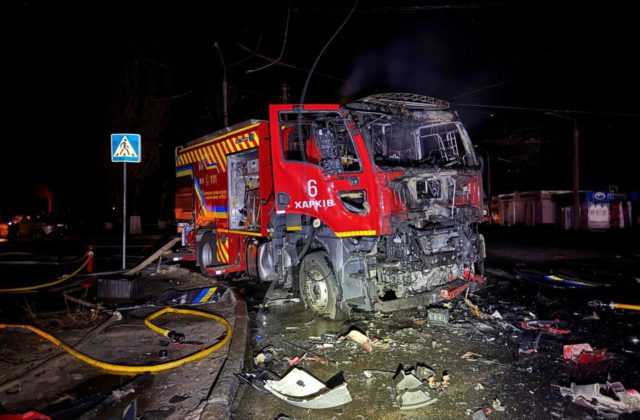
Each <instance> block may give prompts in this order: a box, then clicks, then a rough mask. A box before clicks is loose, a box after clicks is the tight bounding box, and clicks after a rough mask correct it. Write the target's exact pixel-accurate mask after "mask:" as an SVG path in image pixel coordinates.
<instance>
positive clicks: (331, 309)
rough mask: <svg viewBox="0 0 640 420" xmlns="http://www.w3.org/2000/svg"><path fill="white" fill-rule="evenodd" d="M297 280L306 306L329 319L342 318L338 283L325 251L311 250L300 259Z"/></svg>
mask: <svg viewBox="0 0 640 420" xmlns="http://www.w3.org/2000/svg"><path fill="white" fill-rule="evenodd" d="M299 282H300V295H301V296H302V300H303V302H304V304H305V306H306V307H308V308H311V310H312V311H314V312H315V313H317V314H319V315H322V316H324V317H327V318H329V319H340V318H342V316H343V313H342V310H341V308H340V300H339V296H338V294H339V293H338V285H337V283H336V277H335V274H334V273H333V269H332V268H331V262H330V261H329V257H328V256H327V253H326V252H324V251H316V252H312V253H310V254H307V255H306V256H305V257H304V258H303V259H302V263H301V264H300V275H299Z"/></svg>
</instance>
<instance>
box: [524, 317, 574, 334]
mask: <svg viewBox="0 0 640 420" xmlns="http://www.w3.org/2000/svg"><path fill="white" fill-rule="evenodd" d="M563 324H564V323H563V322H561V321H560V320H559V319H554V320H542V319H532V320H529V321H522V328H524V329H525V330H537V331H544V332H546V333H549V334H553V335H560V334H570V333H571V330H569V329H567V328H564V325H563Z"/></svg>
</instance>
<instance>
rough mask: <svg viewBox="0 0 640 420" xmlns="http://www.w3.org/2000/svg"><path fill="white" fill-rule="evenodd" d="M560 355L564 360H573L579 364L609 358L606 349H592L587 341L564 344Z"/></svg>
mask: <svg viewBox="0 0 640 420" xmlns="http://www.w3.org/2000/svg"><path fill="white" fill-rule="evenodd" d="M562 356H563V358H564V359H565V360H573V361H574V362H576V363H578V364H581V365H582V364H586V363H597V362H602V361H603V360H609V359H610V358H611V355H610V354H609V353H607V349H597V350H594V349H593V348H592V347H591V345H589V344H588V343H582V344H569V345H565V346H564V347H563V349H562Z"/></svg>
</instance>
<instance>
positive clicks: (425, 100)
mask: <svg viewBox="0 0 640 420" xmlns="http://www.w3.org/2000/svg"><path fill="white" fill-rule="evenodd" d="M356 102H361V103H368V104H372V105H383V106H385V105H386V106H389V107H399V108H408V109H412V110H427V109H428V110H441V109H447V108H449V102H447V101H443V100H441V99H437V98H432V97H431V96H424V95H417V94H415V93H401V92H394V93H380V94H378V95H371V96H367V97H364V98H361V99H358V100H357V101H356Z"/></svg>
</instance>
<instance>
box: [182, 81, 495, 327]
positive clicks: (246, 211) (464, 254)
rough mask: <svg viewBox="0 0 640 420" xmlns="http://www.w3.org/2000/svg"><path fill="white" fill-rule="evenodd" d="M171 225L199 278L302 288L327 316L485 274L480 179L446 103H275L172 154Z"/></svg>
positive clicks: (435, 292)
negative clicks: (258, 116)
mask: <svg viewBox="0 0 640 420" xmlns="http://www.w3.org/2000/svg"><path fill="white" fill-rule="evenodd" d="M176 175H177V188H176V219H177V221H178V222H179V223H180V226H181V227H182V234H183V245H184V246H186V247H189V249H190V250H191V252H192V255H193V258H195V259H196V261H197V264H198V265H199V266H200V268H201V270H202V271H203V272H205V273H209V274H211V275H214V276H221V275H226V274H230V273H237V272H243V273H246V274H247V275H249V276H251V277H254V278H259V279H262V280H264V281H277V282H280V283H281V285H282V286H283V287H287V288H293V289H296V290H299V292H300V295H301V297H302V299H303V301H304V303H305V305H307V306H308V307H309V308H311V309H312V310H313V311H315V312H317V313H318V314H320V315H323V316H326V317H328V318H331V319H335V318H338V317H344V316H349V314H350V313H351V311H352V310H354V309H355V310H365V311H367V310H369V311H370V310H394V309H399V308H406V307H413V306H418V305H424V304H427V303H430V302H433V301H435V300H437V299H442V298H451V297H452V296H453V295H455V294H458V293H460V291H462V290H463V289H464V288H465V287H466V286H467V284H468V283H469V282H471V281H474V280H479V279H481V278H482V274H483V261H484V257H485V251H484V239H483V237H482V235H480V234H479V233H478V224H479V223H480V222H481V220H482V179H481V176H482V169H481V163H480V161H479V160H478V159H477V158H476V155H475V153H474V148H473V146H472V144H471V140H470V139H469V136H468V134H467V132H466V130H465V129H464V127H463V125H462V123H461V122H460V121H459V118H458V117H457V115H456V114H455V113H454V112H452V111H451V110H450V109H449V105H448V103H446V102H444V101H440V100H437V99H434V98H430V97H426V96H420V95H413V94H404V93H393V94H381V95H374V96H370V97H367V98H364V99H361V100H358V101H355V102H353V103H350V104H347V105H291V104H285V105H271V106H270V107H269V120H268V121H262V120H250V121H246V122H244V123H241V124H238V125H235V126H231V127H228V128H225V129H223V130H220V131H217V132H215V133H212V134H210V135H207V136H204V137H201V138H199V139H196V140H193V141H191V142H189V143H188V144H187V145H185V146H184V147H178V148H177V149H176Z"/></svg>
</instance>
